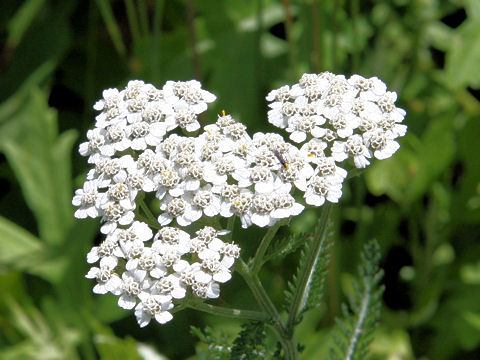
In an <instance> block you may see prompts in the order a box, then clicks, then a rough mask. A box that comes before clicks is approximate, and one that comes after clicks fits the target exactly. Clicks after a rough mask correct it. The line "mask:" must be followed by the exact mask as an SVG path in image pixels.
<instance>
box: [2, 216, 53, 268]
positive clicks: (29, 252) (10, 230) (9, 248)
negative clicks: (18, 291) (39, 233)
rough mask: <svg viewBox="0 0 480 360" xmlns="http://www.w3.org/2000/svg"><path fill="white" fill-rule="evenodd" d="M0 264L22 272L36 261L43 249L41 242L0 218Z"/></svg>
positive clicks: (10, 222)
mask: <svg viewBox="0 0 480 360" xmlns="http://www.w3.org/2000/svg"><path fill="white" fill-rule="evenodd" d="M0 248H1V249H2V251H1V252H0V264H2V265H12V266H13V267H15V268H17V269H19V270H22V269H25V268H28V267H30V266H31V264H32V260H33V259H38V257H39V254H41V253H42V252H43V251H44V250H45V249H44V245H43V244H42V242H41V241H40V240H39V239H38V238H37V237H35V236H33V235H32V234H30V233H29V232H28V231H26V230H25V229H23V228H22V227H20V226H18V225H16V224H15V223H13V222H12V221H10V220H8V219H6V218H4V217H2V216H0Z"/></svg>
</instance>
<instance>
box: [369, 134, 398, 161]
mask: <svg viewBox="0 0 480 360" xmlns="http://www.w3.org/2000/svg"><path fill="white" fill-rule="evenodd" d="M388 135H390V136H388ZM392 137H393V134H392V133H390V134H386V133H384V132H383V130H380V129H377V130H374V131H370V132H366V133H365V134H363V138H364V140H365V144H366V145H367V146H369V147H370V148H371V149H372V150H373V155H374V156H375V157H376V158H377V159H379V160H384V159H388V158H389V157H391V156H392V155H393V154H394V153H396V152H397V150H398V149H399V148H400V145H399V144H398V143H397V142H396V141H395V140H393V139H392Z"/></svg>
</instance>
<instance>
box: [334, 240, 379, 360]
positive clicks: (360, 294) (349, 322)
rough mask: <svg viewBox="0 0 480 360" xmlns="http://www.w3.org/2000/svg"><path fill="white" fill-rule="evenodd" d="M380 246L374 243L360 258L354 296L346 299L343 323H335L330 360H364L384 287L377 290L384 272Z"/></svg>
mask: <svg viewBox="0 0 480 360" xmlns="http://www.w3.org/2000/svg"><path fill="white" fill-rule="evenodd" d="M379 259H380V246H379V245H378V243H377V242H376V241H375V240H372V241H370V242H369V243H367V244H366V245H365V247H364V249H363V251H362V254H361V263H360V266H359V274H358V278H357V279H356V280H355V281H354V283H353V293H352V294H350V296H348V306H347V305H346V304H343V306H342V315H343V318H342V319H337V325H338V328H337V331H336V332H335V334H334V340H335V343H336V346H335V348H333V349H331V358H332V359H333V360H338V359H343V360H361V359H366V355H367V347H368V345H369V344H370V342H371V341H372V333H373V331H374V330H375V328H376V327H377V323H378V319H379V317H380V307H381V297H382V294H383V290H384V287H383V286H379V282H380V280H381V279H382V276H383V271H382V270H381V269H379V268H378V261H379Z"/></svg>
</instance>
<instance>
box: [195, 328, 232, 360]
mask: <svg viewBox="0 0 480 360" xmlns="http://www.w3.org/2000/svg"><path fill="white" fill-rule="evenodd" d="M190 332H191V333H192V334H193V335H195V336H197V337H198V338H199V339H200V341H201V342H202V343H204V344H206V345H207V348H205V347H203V345H202V347H197V349H196V353H197V356H198V358H199V359H201V360H229V359H230V350H231V347H230V341H229V339H228V336H227V335H226V334H220V336H219V337H217V336H215V335H214V334H213V331H212V329H210V328H209V327H208V326H207V327H206V328H205V330H203V331H202V329H200V328H197V327H195V326H192V327H191V328H190Z"/></svg>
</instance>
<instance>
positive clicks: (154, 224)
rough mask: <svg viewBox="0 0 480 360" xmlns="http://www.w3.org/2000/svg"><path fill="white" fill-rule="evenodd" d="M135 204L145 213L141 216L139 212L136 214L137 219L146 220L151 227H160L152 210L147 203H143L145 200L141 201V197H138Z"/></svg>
mask: <svg viewBox="0 0 480 360" xmlns="http://www.w3.org/2000/svg"><path fill="white" fill-rule="evenodd" d="M137 204H138V205H139V207H140V209H142V211H143V213H144V214H145V216H142V215H141V214H137V217H138V218H139V219H141V221H143V222H146V223H147V224H148V225H149V226H151V227H152V228H154V229H161V228H162V227H161V226H160V224H159V223H158V220H157V218H156V217H155V216H154V215H153V213H152V211H151V210H150V208H149V207H148V206H147V204H145V201H143V198H138V199H137Z"/></svg>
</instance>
